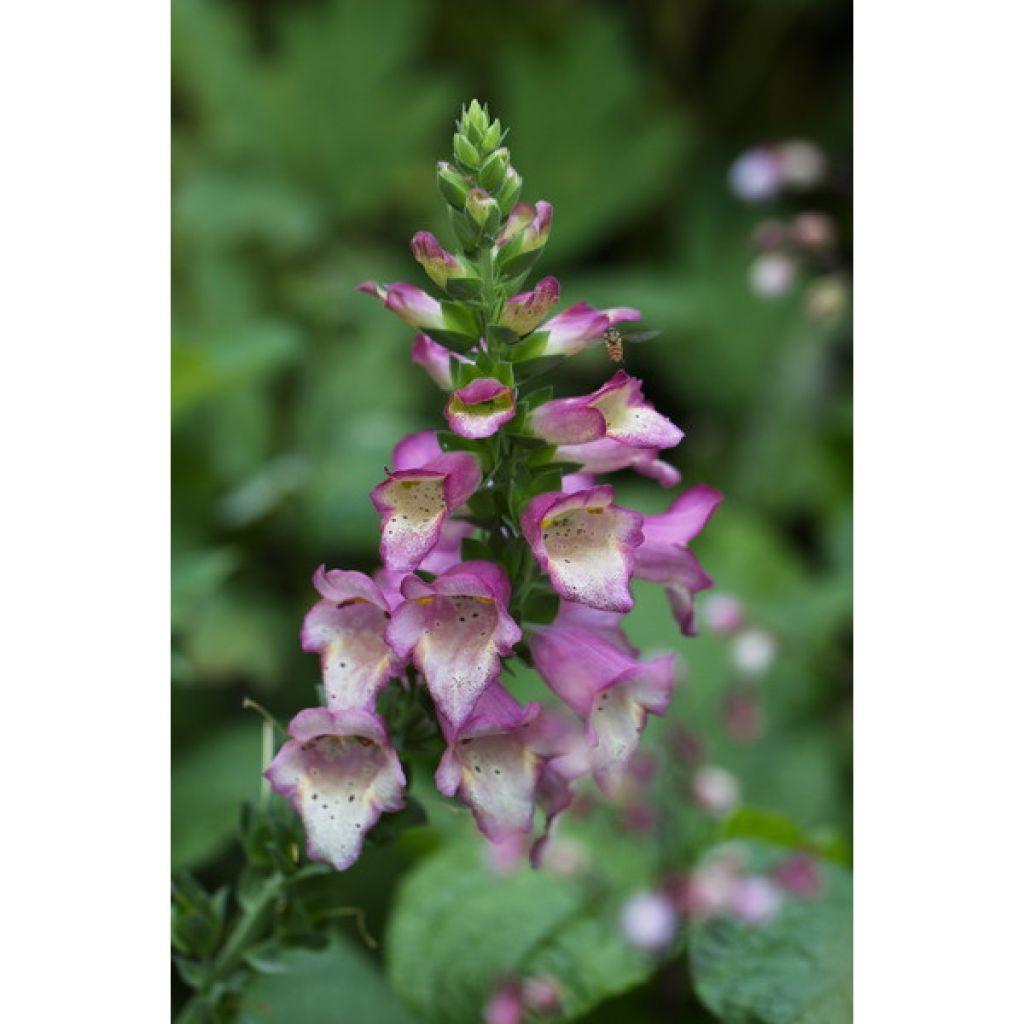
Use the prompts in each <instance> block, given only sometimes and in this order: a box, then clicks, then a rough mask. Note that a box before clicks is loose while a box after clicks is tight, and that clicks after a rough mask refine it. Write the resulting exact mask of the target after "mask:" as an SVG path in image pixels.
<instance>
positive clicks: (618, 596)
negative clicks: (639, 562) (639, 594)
mask: <svg viewBox="0 0 1024 1024" xmlns="http://www.w3.org/2000/svg"><path fill="white" fill-rule="evenodd" d="M613 497H614V492H613V491H612V488H611V487H609V486H608V485H604V486H601V487H592V488H590V489H589V490H584V491H577V492H576V493H575V494H561V493H559V492H557V491H548V492H546V493H544V494H538V495H537V496H536V497H535V498H533V499H532V500H531V501H530V502H529V503H528V504H527V506H526V508H525V509H524V510H523V513H522V516H521V519H520V521H521V523H522V527H523V535H524V536H525V537H526V539H527V541H529V544H530V547H531V548H532V549H533V554H534V557H535V558H536V559H537V562H538V564H539V565H540V567H541V568H542V569H543V570H544V571H545V572H547V573H548V575H549V576H550V577H551V584H552V586H553V587H554V588H555V591H556V592H557V593H558V595H559V596H560V597H564V598H565V599H566V600H567V601H578V602H579V603H580V604H586V605H589V606H590V607H591V608H600V609H603V610H605V611H612V612H628V611H629V610H630V608H632V607H633V596H632V594H630V592H629V580H630V577H631V576H632V575H633V559H634V549H636V548H638V547H639V545H640V543H641V542H642V540H643V531H642V529H641V524H642V522H643V517H642V516H641V515H640V514H639V513H638V512H631V511H630V510H629V509H625V508H621V507H619V506H618V505H613V504H612V498H613Z"/></svg>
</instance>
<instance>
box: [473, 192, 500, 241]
mask: <svg viewBox="0 0 1024 1024" xmlns="http://www.w3.org/2000/svg"><path fill="white" fill-rule="evenodd" d="M466 213H467V214H468V215H469V217H470V219H471V220H472V221H473V223H474V224H475V225H476V226H477V227H478V228H479V229H480V230H481V231H482V232H483V233H484V234H486V235H493V234H494V232H495V231H497V230H498V225H499V224H500V223H501V210H500V209H499V207H498V201H497V200H496V199H495V198H494V197H493V196H490V195H488V194H487V193H486V192H485V191H484V190H483V189H482V188H474V189H470V190H469V193H468V194H467V196H466Z"/></svg>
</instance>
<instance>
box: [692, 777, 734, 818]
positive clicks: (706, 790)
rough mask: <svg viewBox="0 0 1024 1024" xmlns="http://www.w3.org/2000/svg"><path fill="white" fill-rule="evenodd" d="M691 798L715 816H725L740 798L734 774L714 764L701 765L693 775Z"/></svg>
mask: <svg viewBox="0 0 1024 1024" xmlns="http://www.w3.org/2000/svg"><path fill="white" fill-rule="evenodd" d="M693 798H694V800H696V801H697V804H698V806H699V807H701V808H702V809H703V810H705V811H707V812H708V813H709V814H712V815H714V816H715V817H717V818H721V817H725V815H727V814H728V813H729V812H730V811H732V810H733V809H734V808H735V807H736V805H737V804H738V803H739V800H740V784H739V781H738V780H737V779H736V776H735V775H733V774H732V773H731V772H727V771H726V770H725V769H724V768H720V767H719V766H718V765H716V764H705V765H701V767H700V768H698V769H697V771H696V772H695V773H694V776H693Z"/></svg>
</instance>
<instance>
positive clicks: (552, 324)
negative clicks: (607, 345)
mask: <svg viewBox="0 0 1024 1024" xmlns="http://www.w3.org/2000/svg"><path fill="white" fill-rule="evenodd" d="M642 316H643V314H642V313H641V312H640V311H639V310H638V309H630V308H629V307H628V306H620V307H616V308H614V309H605V310H600V309H594V307H593V306H588V305H587V304H586V303H585V302H577V303H576V305H575V306H570V307H569V308H568V309H566V310H563V311H562V312H561V313H559V314H558V315H557V316H553V317H552V318H551V319H550V320H548V321H547V322H546V323H543V324H541V325H540V326H539V327H538V328H537V330H538V331H543V332H545V333H546V334H547V341H546V342H545V345H544V351H543V353H541V354H542V355H546V356H571V355H575V354H576V353H577V352H582V351H583V350H584V349H585V348H590V346H591V345H593V344H595V343H596V342H597V341H599V340H600V338H601V335H603V334H604V332H605V331H607V330H608V328H609V327H612V326H613V325H614V324H617V323H621V322H622V321H623V320H640V319H642Z"/></svg>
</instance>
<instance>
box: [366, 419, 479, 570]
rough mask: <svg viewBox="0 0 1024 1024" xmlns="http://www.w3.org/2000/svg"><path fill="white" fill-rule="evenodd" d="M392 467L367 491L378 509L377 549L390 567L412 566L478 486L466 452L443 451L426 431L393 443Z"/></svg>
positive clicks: (471, 458) (473, 465) (472, 458)
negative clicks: (448, 519) (380, 480)
mask: <svg viewBox="0 0 1024 1024" xmlns="http://www.w3.org/2000/svg"><path fill="white" fill-rule="evenodd" d="M394 462H395V469H394V470H389V471H388V478H387V480H385V481H384V482H383V483H381V484H378V485H377V486H376V487H375V488H374V489H373V490H372V491H371V492H370V500H371V501H372V502H373V505H374V508H376V509H377V511H378V512H379V513H380V515H381V541H380V555H381V559H382V560H383V562H384V564H385V565H386V566H387V567H388V568H389V569H415V568H416V567H417V566H418V565H419V564H420V562H422V561H423V559H424V558H425V557H426V556H427V554H428V553H429V552H430V551H431V550H432V549H433V548H434V546H435V545H436V544H437V542H438V541H439V540H440V537H441V529H442V527H443V526H444V523H445V520H446V519H447V518H448V516H449V515H451V513H452V512H454V511H455V509H457V508H458V507H459V506H460V505H463V504H464V503H465V502H466V501H468V500H469V498H470V497H472V495H473V492H474V491H475V490H476V489H477V487H479V486H480V479H481V472H480V463H479V462H478V461H477V460H476V458H475V456H473V455H471V454H469V452H442V451H441V449H440V447H439V445H438V443H437V438H436V436H435V435H434V434H433V433H432V432H431V431H422V432H420V433H419V434H410V435H409V436H408V437H406V438H404V439H403V440H402V441H400V442H399V443H398V444H397V445H396V446H395V452H394Z"/></svg>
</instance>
